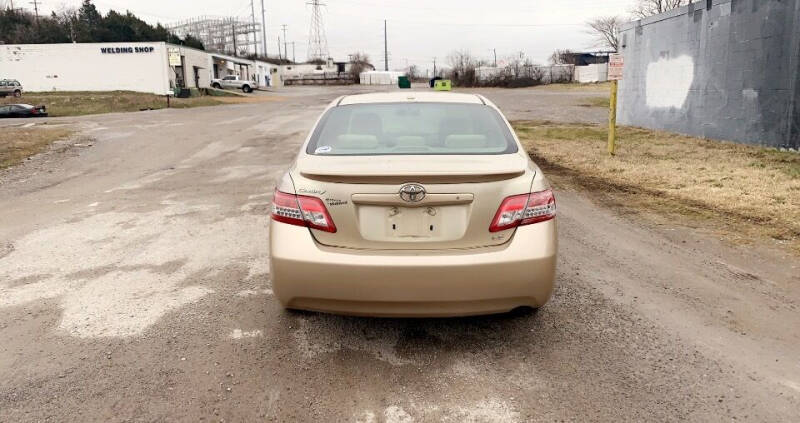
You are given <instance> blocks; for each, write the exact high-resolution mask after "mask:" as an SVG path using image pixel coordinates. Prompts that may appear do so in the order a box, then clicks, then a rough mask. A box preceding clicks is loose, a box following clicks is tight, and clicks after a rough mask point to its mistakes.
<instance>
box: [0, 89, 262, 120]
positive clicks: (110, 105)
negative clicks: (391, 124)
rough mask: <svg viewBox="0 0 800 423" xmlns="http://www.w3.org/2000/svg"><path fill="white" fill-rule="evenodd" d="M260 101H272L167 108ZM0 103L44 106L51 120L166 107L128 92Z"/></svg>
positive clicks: (218, 100) (158, 99)
mask: <svg viewBox="0 0 800 423" xmlns="http://www.w3.org/2000/svg"><path fill="white" fill-rule="evenodd" d="M261 98H265V99H270V100H271V99H272V98H270V97H243V96H231V97H213V96H204V97H192V98H172V99H170V107H173V108H178V109H182V108H188V107H203V106H216V105H220V104H235V103H251V102H254V101H253V100H252V99H261ZM0 103H28V104H33V105H45V106H47V112H48V113H49V114H50V116H53V117H58V116H83V115H93V114H100V113H115V112H137V111H141V110H157V109H163V108H166V107H167V99H166V97H164V96H159V95H155V94H146V93H135V92H129V91H112V92H53V93H25V95H24V96H23V97H22V98H21V99H14V98H11V97H8V98H5V99H0Z"/></svg>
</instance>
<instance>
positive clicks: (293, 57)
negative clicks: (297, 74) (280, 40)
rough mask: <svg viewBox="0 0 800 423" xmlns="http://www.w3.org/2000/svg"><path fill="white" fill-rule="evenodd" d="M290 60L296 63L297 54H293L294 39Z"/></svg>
mask: <svg viewBox="0 0 800 423" xmlns="http://www.w3.org/2000/svg"><path fill="white" fill-rule="evenodd" d="M292 62H295V63H297V56H295V50H294V41H292Z"/></svg>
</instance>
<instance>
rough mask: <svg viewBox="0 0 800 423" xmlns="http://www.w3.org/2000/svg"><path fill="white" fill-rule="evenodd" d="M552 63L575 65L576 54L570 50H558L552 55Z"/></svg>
mask: <svg viewBox="0 0 800 423" xmlns="http://www.w3.org/2000/svg"><path fill="white" fill-rule="evenodd" d="M550 63H551V64H553V65H574V64H575V52H573V51H572V50H569V49H566V50H560V49H556V50H555V51H554V52H553V54H551V55H550Z"/></svg>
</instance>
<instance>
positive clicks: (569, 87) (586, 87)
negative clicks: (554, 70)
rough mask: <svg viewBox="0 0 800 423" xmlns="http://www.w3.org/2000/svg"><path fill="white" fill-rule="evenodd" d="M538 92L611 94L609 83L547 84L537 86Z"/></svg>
mask: <svg viewBox="0 0 800 423" xmlns="http://www.w3.org/2000/svg"><path fill="white" fill-rule="evenodd" d="M536 89H538V90H552V91H592V92H593V91H598V92H600V91H602V92H608V93H610V92H611V83H610V82H600V83H589V84H581V83H578V82H572V83H568V84H549V85H539V86H537V87H536Z"/></svg>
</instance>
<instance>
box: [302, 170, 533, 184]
mask: <svg viewBox="0 0 800 423" xmlns="http://www.w3.org/2000/svg"><path fill="white" fill-rule="evenodd" d="M299 173H300V175H301V176H303V177H305V178H308V179H311V180H315V181H319V182H330V183H349V184H373V185H374V184H378V185H383V184H404V183H408V182H411V181H413V182H416V183H420V184H459V183H478V182H493V181H502V180H505V179H512V178H516V177H518V176H522V175H524V174H525V169H519V170H502V171H482V172H474V171H473V172H413V173H412V172H383V173H367V172H365V173H357V172H330V171H325V172H319V171H317V172H314V171H302V170H301V171H299Z"/></svg>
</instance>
